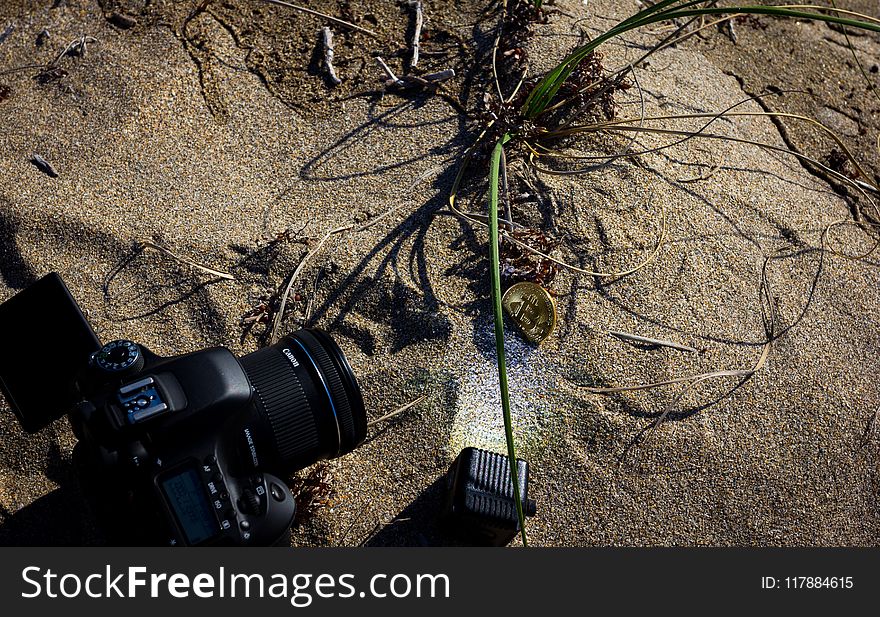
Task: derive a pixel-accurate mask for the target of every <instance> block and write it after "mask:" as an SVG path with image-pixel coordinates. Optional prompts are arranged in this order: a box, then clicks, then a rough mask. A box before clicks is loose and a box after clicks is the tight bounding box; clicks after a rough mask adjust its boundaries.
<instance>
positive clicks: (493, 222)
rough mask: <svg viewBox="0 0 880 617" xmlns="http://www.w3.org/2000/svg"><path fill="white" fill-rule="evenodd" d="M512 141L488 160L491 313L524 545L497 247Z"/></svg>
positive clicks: (504, 140) (500, 146) (503, 140)
mask: <svg viewBox="0 0 880 617" xmlns="http://www.w3.org/2000/svg"><path fill="white" fill-rule="evenodd" d="M509 140H510V135H508V134H507V133H505V134H504V136H503V137H502V138H501V139H499V140H498V143H497V144H495V149H494V150H492V158H491V160H490V162H489V271H490V275H491V276H490V280H491V283H492V312H493V314H494V317H495V349H496V353H497V355H498V381H499V383H500V386H501V409H502V412H503V414H504V435H505V437H506V438H507V458H508V459H509V461H510V480H511V481H512V482H513V499H514V501H515V502H516V518H517V520H518V521H519V529H520V534H521V535H522V542H523V546H528V543H527V541H526V526H525V518H524V516H523V509H522V498H521V497H520V494H519V474H518V473H517V469H516V447H515V446H514V442H513V441H514V440H513V423H512V421H511V418H510V392H509V391H508V387H507V359H506V357H505V355H504V315H503V313H502V312H501V263H500V262H501V259H500V256H499V249H498V175H499V171H500V168H501V152H502V150H503V149H504V144H506V143H507V142H508V141H509Z"/></svg>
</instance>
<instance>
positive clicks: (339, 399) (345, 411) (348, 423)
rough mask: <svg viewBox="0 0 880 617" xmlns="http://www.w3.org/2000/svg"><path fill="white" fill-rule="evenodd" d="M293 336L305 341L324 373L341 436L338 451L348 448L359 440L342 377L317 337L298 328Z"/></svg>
mask: <svg viewBox="0 0 880 617" xmlns="http://www.w3.org/2000/svg"><path fill="white" fill-rule="evenodd" d="M295 336H296V337H297V338H300V340H302V341H303V342H304V343H306V347H308V350H309V353H310V354H311V355H312V357H313V358H314V359H315V362H316V363H317V364H318V368H319V369H320V371H321V374H323V375H324V379H325V380H326V383H327V388H328V389H329V390H330V396H331V398H332V400H333V405H334V406H335V408H336V420H337V422H339V435H340V437H341V443H340V444H339V449H340V451H343V450H349V449H350V448H352V447H354V446H355V444H357V443H358V442H359V441H360V440H359V439H358V438H357V434H356V432H355V427H354V415H353V414H352V411H351V405H350V404H349V402H348V394H347V393H346V391H345V387H344V386H343V385H342V377H341V376H340V375H339V371H338V369H337V368H336V365H335V364H333V361H332V360H331V359H330V356H329V355H328V354H327V352H326V351H325V350H324V347H323V345H321V343H320V341H318V339H316V338H315V337H314V336H312V334H310V333H309V332H308V331H306V330H300V331H299V332H297V333H296V334H295Z"/></svg>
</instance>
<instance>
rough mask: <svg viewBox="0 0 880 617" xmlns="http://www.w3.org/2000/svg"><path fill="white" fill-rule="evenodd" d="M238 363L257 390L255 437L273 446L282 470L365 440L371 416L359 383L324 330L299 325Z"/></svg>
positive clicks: (343, 451) (343, 450) (330, 455)
mask: <svg viewBox="0 0 880 617" xmlns="http://www.w3.org/2000/svg"><path fill="white" fill-rule="evenodd" d="M239 362H240V363H241V365H242V367H243V368H244V371H245V373H246V374H247V376H248V379H249V380H250V383H251V386H252V387H253V389H254V399H253V406H254V413H253V416H254V417H253V420H255V422H254V428H255V432H256V433H257V435H256V436H255V437H256V439H257V441H259V442H260V444H261V445H263V446H268V447H269V449H270V450H273V452H271V459H272V460H273V462H275V464H276V465H278V466H280V468H281V469H280V470H281V471H282V472H283V473H289V472H291V471H295V470H297V469H302V468H303V467H307V466H309V465H311V464H312V463H314V462H316V461H318V460H320V459H327V458H335V457H337V456H342V455H343V454H347V453H349V452H351V451H352V450H354V449H355V448H356V447H357V446H359V445H360V444H361V442H363V440H364V438H365V437H366V433H367V416H366V412H365V410H364V401H363V397H362V396H361V390H360V387H359V386H358V383H357V379H356V378H355V376H354V373H353V372H352V370H351V367H350V366H349V364H348V361H347V360H346V359H345V356H344V355H343V353H342V350H341V349H339V346H338V345H337V344H336V342H335V341H334V340H333V339H332V338H331V337H330V335H329V334H327V333H326V332H324V331H323V330H319V329H317V328H308V329H302V330H298V331H296V332H294V333H292V334H290V335H289V336H286V337H284V338H282V339H281V340H280V341H278V343H276V344H275V345H272V346H270V347H265V348H263V349H260V350H258V351H255V352H253V353H251V354H248V355H246V356H243V357H241V358H239ZM261 450H263V451H265V447H263V448H261Z"/></svg>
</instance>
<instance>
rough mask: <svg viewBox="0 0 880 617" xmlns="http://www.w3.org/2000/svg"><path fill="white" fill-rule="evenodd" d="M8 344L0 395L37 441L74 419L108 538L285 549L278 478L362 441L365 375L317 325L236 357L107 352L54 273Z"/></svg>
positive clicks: (27, 304)
mask: <svg viewBox="0 0 880 617" xmlns="http://www.w3.org/2000/svg"><path fill="white" fill-rule="evenodd" d="M0 337H2V338H0V340H2V348H0V389H2V392H3V394H4V395H5V397H6V400H7V401H8V402H9V405H10V407H12V410H13V411H14V412H15V414H16V415H17V416H18V419H19V421H20V422H21V425H22V426H23V427H24V429H25V430H27V431H29V432H35V431H38V430H40V429H42V428H43V427H45V426H46V425H48V424H49V423H50V422H52V421H53V420H55V419H57V418H59V417H61V416H62V415H64V414H65V413H67V414H68V416H69V419H70V424H71V426H72V427H73V431H74V434H75V435H76V437H77V439H78V440H79V443H78V444H77V446H76V448H75V450H74V461H75V464H76V466H77V470H78V472H79V473H78V476H79V478H80V479H81V484H82V486H83V488H84V492H85V494H86V495H87V496H88V497H89V502H90V503H92V504H93V505H94V506H95V508H94V510H95V512H96V513H97V516H98V520H99V521H100V522H101V526H102V527H103V528H104V530H105V532H106V535H107V538H108V541H110V542H112V543H122V544H129V545H131V544H166V545H167V544H170V545H218V544H219V545H273V544H283V543H286V542H287V541H288V538H289V533H288V531H289V528H290V525H291V523H292V522H293V517H294V510H295V505H294V500H293V497H292V495H291V494H290V491H289V489H288V488H287V485H286V483H285V482H284V480H283V479H282V478H284V477H286V476H287V475H288V474H290V473H291V472H293V471H295V470H298V469H302V468H303V467H306V466H308V465H311V464H312V463H314V462H316V461H317V460H319V459H327V458H334V457H337V456H341V455H343V454H346V453H348V452H351V451H352V450H353V449H354V448H356V447H357V446H358V445H360V443H361V442H362V441H363V440H364V437H365V434H366V415H365V412H364V404H363V398H362V397H361V392H360V388H359V387H358V384H357V380H356V379H355V377H354V374H353V373H352V371H351V367H350V366H349V364H348V362H347V360H346V359H345V356H343V354H342V351H341V350H340V349H339V347H338V346H337V345H336V343H334V342H333V340H332V339H331V338H330V336H329V335H328V334H326V333H325V332H323V331H321V330H317V329H303V330H299V331H297V332H294V333H293V334H291V335H290V336H287V337H285V338H283V339H282V340H281V341H280V342H279V343H277V344H276V345H273V346H271V347H266V348H263V349H260V350H259V351H255V352H254V353H251V354H248V355H246V356H243V357H241V358H236V357H235V356H234V355H233V354H232V353H231V352H230V351H229V350H228V349H225V348H221V347H218V348H213V349H203V350H201V351H196V352H194V353H189V354H185V355H181V356H175V357H171V358H162V357H159V356H157V355H155V354H153V353H151V352H150V351H149V350H148V349H146V348H145V347H143V346H142V345H138V344H137V343H134V342H132V341H113V342H111V343H108V344H106V345H103V346H102V345H101V343H100V342H99V341H98V338H97V336H96V335H95V333H94V331H93V330H92V328H91V326H90V325H89V323H88V321H86V319H85V317H84V316H83V314H82V311H81V310H80V308H79V306H78V305H77V303H76V301H75V300H74V299H73V297H72V296H71V295H70V292H69V291H68V289H67V287H66V286H65V285H64V282H63V281H62V280H61V278H60V277H59V276H58V275H57V274H54V273H53V274H49V275H48V276H45V277H43V278H42V279H40V280H39V281H37V282H36V283H34V284H33V285H31V286H30V287H28V288H27V289H25V290H23V291H21V292H20V293H18V295H16V296H14V297H13V298H11V299H10V300H8V301H7V302H5V303H4V304H2V305H0Z"/></svg>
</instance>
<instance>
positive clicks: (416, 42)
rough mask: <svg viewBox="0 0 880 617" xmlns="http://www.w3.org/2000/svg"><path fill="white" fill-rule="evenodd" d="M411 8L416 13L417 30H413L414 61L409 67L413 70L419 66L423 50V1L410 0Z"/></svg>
mask: <svg viewBox="0 0 880 617" xmlns="http://www.w3.org/2000/svg"><path fill="white" fill-rule="evenodd" d="M409 6H411V7H412V9H413V10H414V11H415V21H416V23H415V28H414V29H413V40H412V61H411V62H410V63H409V65H410V66H411V67H413V68H415V67H416V66H418V64H419V49H420V48H421V39H422V25H423V22H424V16H423V14H422V0H410V1H409Z"/></svg>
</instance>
